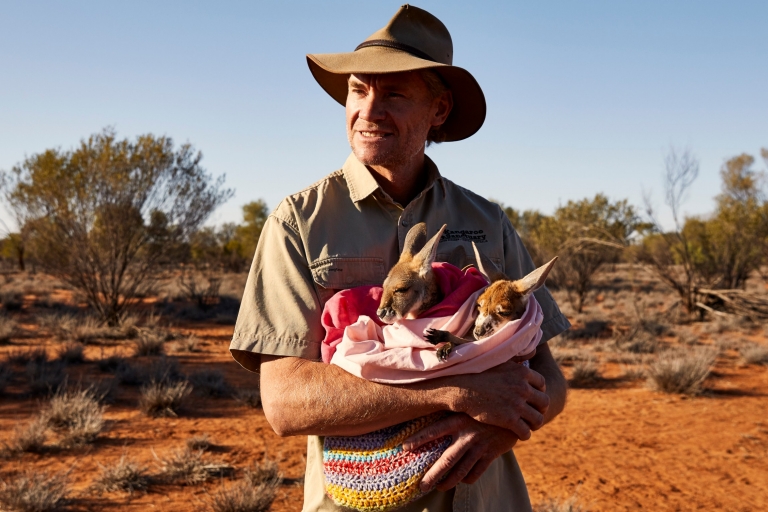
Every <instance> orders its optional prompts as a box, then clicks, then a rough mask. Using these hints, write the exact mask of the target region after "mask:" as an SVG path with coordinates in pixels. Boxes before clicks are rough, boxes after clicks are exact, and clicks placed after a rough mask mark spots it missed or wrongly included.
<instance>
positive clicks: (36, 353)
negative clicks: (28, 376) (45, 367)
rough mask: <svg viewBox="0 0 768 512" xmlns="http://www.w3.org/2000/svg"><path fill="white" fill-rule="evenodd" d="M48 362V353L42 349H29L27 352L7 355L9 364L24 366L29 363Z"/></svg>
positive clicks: (20, 351)
mask: <svg viewBox="0 0 768 512" xmlns="http://www.w3.org/2000/svg"><path fill="white" fill-rule="evenodd" d="M47 360H48V352H46V351H45V349H44V348H31V349H27V350H14V351H12V352H9V353H8V362H9V363H11V364H18V365H21V366H23V365H25V364H27V363H29V362H30V361H35V362H37V363H44V362H46V361H47Z"/></svg>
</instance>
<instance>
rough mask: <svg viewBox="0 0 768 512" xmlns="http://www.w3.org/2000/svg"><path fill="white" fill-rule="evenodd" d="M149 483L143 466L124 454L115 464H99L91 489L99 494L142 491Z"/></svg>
mask: <svg viewBox="0 0 768 512" xmlns="http://www.w3.org/2000/svg"><path fill="white" fill-rule="evenodd" d="M148 485H149V477H148V476H147V470H146V468H145V467H142V466H140V465H139V464H137V463H136V462H132V461H130V460H128V459H127V458H126V456H125V454H123V455H122V457H120V460H119V461H117V464H115V465H112V466H104V465H102V464H99V475H98V476H97V477H96V479H95V480H94V483H93V485H92V486H91V489H93V490H94V491H95V492H97V493H98V494H99V496H101V495H102V494H103V493H105V492H125V493H128V494H133V491H143V490H145V489H146V488H147V486H148Z"/></svg>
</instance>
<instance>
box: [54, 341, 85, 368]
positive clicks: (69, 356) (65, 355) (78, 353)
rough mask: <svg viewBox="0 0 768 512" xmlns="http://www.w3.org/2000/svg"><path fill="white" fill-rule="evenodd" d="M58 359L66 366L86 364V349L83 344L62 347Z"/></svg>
mask: <svg viewBox="0 0 768 512" xmlns="http://www.w3.org/2000/svg"><path fill="white" fill-rule="evenodd" d="M58 359H59V361H61V362H63V363H66V364H82V363H84V362H85V347H84V346H83V345H82V344H81V343H67V344H66V345H64V346H63V347H61V350H60V351H59V357H58Z"/></svg>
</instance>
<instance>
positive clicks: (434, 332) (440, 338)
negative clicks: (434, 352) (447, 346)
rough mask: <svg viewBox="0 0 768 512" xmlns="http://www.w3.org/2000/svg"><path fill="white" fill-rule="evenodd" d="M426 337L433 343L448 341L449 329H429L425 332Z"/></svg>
mask: <svg viewBox="0 0 768 512" xmlns="http://www.w3.org/2000/svg"><path fill="white" fill-rule="evenodd" d="M424 339H425V340H427V341H428V342H430V343H431V344H433V345H437V344H438V343H443V342H445V341H448V331H441V330H440V329H432V328H431V327H430V328H429V329H427V331H426V332H425V333H424Z"/></svg>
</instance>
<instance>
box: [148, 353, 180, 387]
mask: <svg viewBox="0 0 768 512" xmlns="http://www.w3.org/2000/svg"><path fill="white" fill-rule="evenodd" d="M144 374H145V375H144V376H143V379H144V381H145V382H153V381H154V382H166V383H168V382H178V381H181V380H185V379H186V377H185V376H184V374H183V373H182V372H181V366H179V360H178V359H176V358H175V357H166V356H162V357H160V358H158V359H156V360H154V361H152V363H151V364H150V365H149V366H147V368H145V370H144Z"/></svg>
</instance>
